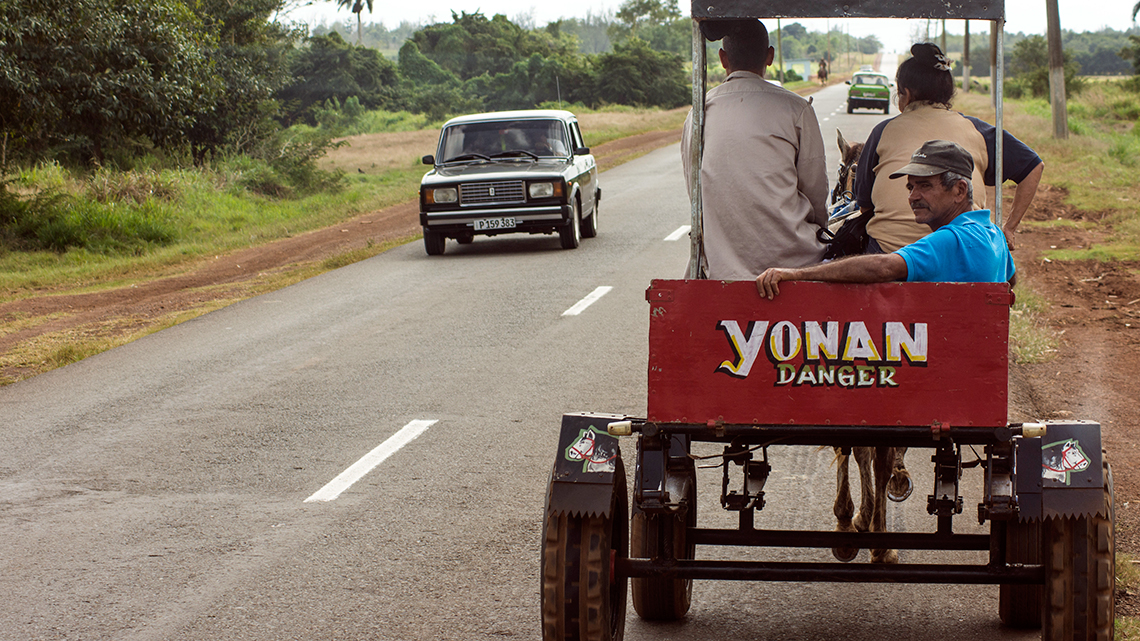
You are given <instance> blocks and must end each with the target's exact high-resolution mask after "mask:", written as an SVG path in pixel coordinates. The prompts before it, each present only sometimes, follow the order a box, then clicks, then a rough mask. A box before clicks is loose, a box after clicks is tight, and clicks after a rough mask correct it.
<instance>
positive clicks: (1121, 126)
mask: <svg viewBox="0 0 1140 641" xmlns="http://www.w3.org/2000/svg"><path fill="white" fill-rule="evenodd" d="M1131 87H1132V83H1131V82H1130V81H1128V80H1125V81H1116V82H1097V83H1090V85H1089V87H1088V88H1087V89H1086V90H1085V91H1083V92H1082V93H1081V94H1080V95H1079V96H1074V97H1071V98H1070V99H1069V101H1068V108H1069V130H1070V136H1069V138H1068V139H1065V140H1056V139H1054V138H1053V135H1052V133H1053V126H1052V114H1051V111H1050V107H1049V103H1048V102H1047V101H1045V100H1039V99H1027V100H1006V101H1005V107H1006V109H1005V123H1004V124H1005V128H1006V129H1007V130H1009V131H1010V132H1011V133H1013V134H1014V135H1016V136H1017V137H1018V138H1020V139H1021V140H1023V141H1024V142H1025V143H1026V144H1028V145H1029V146H1030V147H1032V148H1033V149H1035V150H1036V151H1037V153H1038V154H1039V155H1040V156H1041V157H1042V158H1043V159H1044V160H1045V173H1044V175H1043V177H1042V180H1043V182H1045V183H1048V184H1051V185H1055V186H1058V187H1063V188H1065V189H1067V190H1068V192H1069V197H1068V203H1069V204H1071V205H1072V206H1074V207H1076V208H1078V209H1081V210H1084V211H1088V212H1099V213H1100V214H1101V215H1102V216H1101V220H1102V222H1101V224H1102V225H1104V226H1105V227H1106V228H1107V229H1108V230H1109V232H1110V235H1109V238H1108V240H1107V241H1106V243H1105V245H1104V246H1103V247H1100V248H1090V249H1088V250H1085V251H1078V252H1075V253H1072V254H1064V255H1058V256H1056V257H1055V258H1056V259H1058V260H1065V259H1070V258H1095V259H1097V260H1113V259H1123V258H1135V257H1137V256H1138V255H1140V254H1138V253H1137V252H1136V251H1135V250H1134V249H1132V247H1135V246H1140V211H1138V208H1137V203H1140V182H1138V181H1137V180H1136V171H1137V166H1138V164H1137V163H1138V161H1137V158H1140V130H1138V129H1137V128H1136V126H1135V125H1136V122H1135V119H1136V117H1137V116H1136V114H1140V93H1137V92H1136V91H1135V90H1133V89H1131ZM955 107H956V108H959V109H961V110H962V111H963V112H965V113H969V114H971V115H976V116H978V117H981V118H983V119H986V120H988V121H990V122H993V118H994V110H993V107H992V106H991V105H990V103H989V99H988V97H987V96H985V95H979V94H972V93H971V94H959V95H958V96H957V98H956V105H955Z"/></svg>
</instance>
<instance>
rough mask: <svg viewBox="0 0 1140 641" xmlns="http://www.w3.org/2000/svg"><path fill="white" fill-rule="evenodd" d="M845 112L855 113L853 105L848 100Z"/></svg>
mask: <svg viewBox="0 0 1140 641" xmlns="http://www.w3.org/2000/svg"><path fill="white" fill-rule="evenodd" d="M847 113H849V114H853V113H855V105H853V104H851V101H850V100H848V101H847Z"/></svg>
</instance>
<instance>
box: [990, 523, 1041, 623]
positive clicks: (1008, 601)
mask: <svg viewBox="0 0 1140 641" xmlns="http://www.w3.org/2000/svg"><path fill="white" fill-rule="evenodd" d="M1005 558H1006V561H1008V562H1009V563H1020V564H1023V565H1036V564H1039V563H1041V521H1039V520H1032V521H1010V522H1009V524H1008V525H1007V527H1006V531H1005ZM999 590H1000V591H999V592H998V614H999V616H1000V617H1001V621H1002V623H1004V624H1006V625H1008V626H1010V627H1011V628H1026V629H1031V628H1040V627H1041V586H1040V585H1023V584H1003V585H1002V586H1001V587H1000V588H999Z"/></svg>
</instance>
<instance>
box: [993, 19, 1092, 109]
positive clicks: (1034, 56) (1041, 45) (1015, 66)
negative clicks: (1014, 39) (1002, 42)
mask: <svg viewBox="0 0 1140 641" xmlns="http://www.w3.org/2000/svg"><path fill="white" fill-rule="evenodd" d="M1064 72H1065V93H1066V95H1071V94H1073V93H1076V92H1078V91H1080V89H1081V84H1080V81H1079V79H1078V78H1077V74H1078V73H1079V72H1080V67H1079V66H1078V65H1077V63H1075V62H1073V60H1072V54H1071V53H1070V52H1068V51H1066V52H1064ZM1010 75H1011V76H1012V78H1013V80H1014V82H1013V83H1011V86H1010V87H1009V90H1010V92H1011V95H1013V94H1015V93H1020V92H1028V93H1029V94H1030V95H1033V96H1035V97H1038V98H1040V97H1044V96H1048V95H1049V49H1048V44H1047V43H1046V42H1045V38H1044V37H1043V36H1039V35H1033V36H1029V37H1028V38H1026V39H1024V40H1021V41H1019V42H1018V43H1017V44H1016V45H1014V47H1013V56H1012V59H1011V64H1010ZM1014 97H1016V96H1014Z"/></svg>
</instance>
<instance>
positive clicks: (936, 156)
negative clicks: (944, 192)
mask: <svg viewBox="0 0 1140 641" xmlns="http://www.w3.org/2000/svg"><path fill="white" fill-rule="evenodd" d="M948 171H952V172H954V173H956V174H959V175H961V176H965V177H967V178H969V177H970V176H972V175H973V173H974V158H973V156H971V155H970V152H968V151H966V150H965V149H964V148H963V147H962V146H961V145H959V144H958V143H956V142H950V141H949V140H928V141H926V142H924V143H922V146H921V147H919V148H918V151H916V152H914V153H913V154H912V155H911V157H910V164H908V165H906V166H904V167H903V168H902V169H899V170H898V171H896V172H895V173H893V174H891V178H892V179H894V178H899V177H901V176H937V175H938V174H944V173H946V172H948Z"/></svg>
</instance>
